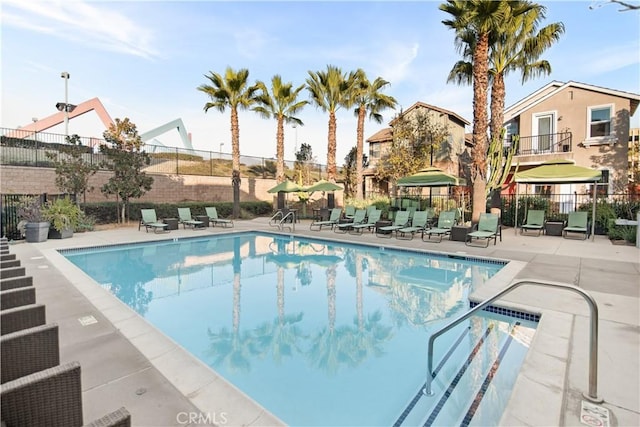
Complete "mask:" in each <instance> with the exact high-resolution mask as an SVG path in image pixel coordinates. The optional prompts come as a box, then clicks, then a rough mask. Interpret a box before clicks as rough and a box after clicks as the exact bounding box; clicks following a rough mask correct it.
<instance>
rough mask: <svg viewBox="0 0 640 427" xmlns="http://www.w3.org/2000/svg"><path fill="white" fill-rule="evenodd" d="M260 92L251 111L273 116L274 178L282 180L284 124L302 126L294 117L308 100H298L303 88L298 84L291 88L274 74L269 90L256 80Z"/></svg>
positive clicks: (290, 85) (263, 115)
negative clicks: (274, 128) (274, 134)
mask: <svg viewBox="0 0 640 427" xmlns="http://www.w3.org/2000/svg"><path fill="white" fill-rule="evenodd" d="M256 85H257V86H258V88H259V89H260V91H261V93H260V94H259V95H258V96H257V98H256V99H257V102H258V105H257V106H256V107H254V108H253V111H255V112H257V113H259V114H260V115H262V117H264V118H266V119H269V118H271V117H275V119H276V121H277V125H276V128H277V129H276V145H277V146H276V157H277V160H276V180H277V181H278V182H283V181H284V124H285V123H293V124H295V125H297V126H303V125H304V123H302V120H300V119H299V118H297V117H294V115H295V114H296V113H298V112H299V111H300V110H302V108H303V107H304V106H305V105H307V104H308V103H309V101H306V100H305V101H299V100H298V95H299V94H300V92H301V91H302V89H304V85H300V86H298V87H297V88H295V89H293V83H283V82H282V77H280V76H279V75H275V76H273V77H272V78H271V92H269V89H267V86H266V85H265V84H264V83H263V82H261V81H258V82H257V83H256Z"/></svg>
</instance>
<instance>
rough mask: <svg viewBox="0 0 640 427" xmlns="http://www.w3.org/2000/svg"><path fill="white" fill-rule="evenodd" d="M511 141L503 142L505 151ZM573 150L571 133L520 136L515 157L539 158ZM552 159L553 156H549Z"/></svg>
mask: <svg viewBox="0 0 640 427" xmlns="http://www.w3.org/2000/svg"><path fill="white" fill-rule="evenodd" d="M510 145H511V141H505V144H504V146H505V149H507V148H509V146H510ZM572 150H573V145H572V137H571V132H560V133H551V134H547V135H535V136H521V137H520V143H519V144H518V149H517V150H516V156H540V155H549V154H561V155H564V154H563V153H571V152H572ZM549 157H554V156H549Z"/></svg>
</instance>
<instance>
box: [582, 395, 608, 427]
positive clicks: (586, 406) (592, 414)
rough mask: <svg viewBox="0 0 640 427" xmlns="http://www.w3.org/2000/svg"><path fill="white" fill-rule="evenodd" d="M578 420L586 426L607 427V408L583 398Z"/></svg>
mask: <svg viewBox="0 0 640 427" xmlns="http://www.w3.org/2000/svg"><path fill="white" fill-rule="evenodd" d="M580 422H581V423H582V424H585V425H588V426H598V427H600V426H602V427H609V410H608V409H607V408H605V407H604V406H598V405H594V404H593V403H590V402H587V401H586V400H583V401H582V410H581V411H580Z"/></svg>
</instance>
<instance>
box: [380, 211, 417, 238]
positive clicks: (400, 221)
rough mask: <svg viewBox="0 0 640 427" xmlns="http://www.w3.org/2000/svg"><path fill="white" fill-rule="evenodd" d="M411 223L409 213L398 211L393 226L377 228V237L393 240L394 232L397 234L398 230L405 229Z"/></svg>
mask: <svg viewBox="0 0 640 427" xmlns="http://www.w3.org/2000/svg"><path fill="white" fill-rule="evenodd" d="M408 223H409V211H398V212H396V217H395V218H394V220H393V224H391V225H386V226H384V227H376V236H377V237H386V238H391V235H392V234H394V232H395V233H396V234H397V232H398V230H399V229H401V228H404V227H406V226H407V224H408Z"/></svg>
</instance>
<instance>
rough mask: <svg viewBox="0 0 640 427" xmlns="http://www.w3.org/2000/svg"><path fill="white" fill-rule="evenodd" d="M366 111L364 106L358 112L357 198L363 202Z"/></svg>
mask: <svg viewBox="0 0 640 427" xmlns="http://www.w3.org/2000/svg"><path fill="white" fill-rule="evenodd" d="M366 113H367V111H366V109H365V108H364V106H363V105H361V106H360V109H359V110H358V127H357V130H356V138H357V142H356V198H357V199H358V200H362V199H363V198H364V196H363V194H362V180H363V177H362V158H363V154H364V153H363V152H362V151H363V147H364V119H365V117H366Z"/></svg>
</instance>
